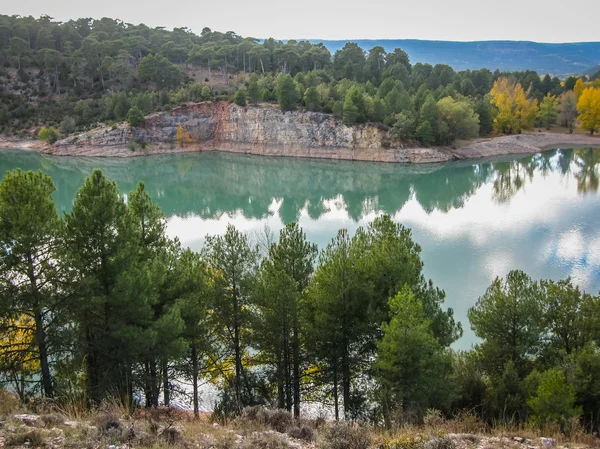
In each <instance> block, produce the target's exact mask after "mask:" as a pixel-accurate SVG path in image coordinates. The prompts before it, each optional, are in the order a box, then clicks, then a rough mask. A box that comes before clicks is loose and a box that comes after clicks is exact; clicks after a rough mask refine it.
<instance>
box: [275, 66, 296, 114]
mask: <svg viewBox="0 0 600 449" xmlns="http://www.w3.org/2000/svg"><path fill="white" fill-rule="evenodd" d="M275 95H276V96H277V101H278V102H279V107H280V108H281V110H282V111H291V110H293V109H296V105H297V103H298V101H299V99H300V95H299V94H298V88H297V86H296V83H295V82H294V80H293V79H292V77H291V76H290V75H289V74H287V73H286V74H285V75H282V76H280V77H279V80H278V81H277V89H276V92H275Z"/></svg>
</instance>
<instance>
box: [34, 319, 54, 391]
mask: <svg viewBox="0 0 600 449" xmlns="http://www.w3.org/2000/svg"><path fill="white" fill-rule="evenodd" d="M35 327H36V333H35V338H36V341H37V345H38V351H39V355H40V367H41V369H42V387H43V388H44V396H46V397H47V398H52V397H54V390H53V388H52V377H51V374H50V365H49V364H48V347H47V344H46V332H45V330H44V322H43V319H42V313H41V311H40V310H39V309H38V310H36V311H35Z"/></svg>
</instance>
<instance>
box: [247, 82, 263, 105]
mask: <svg viewBox="0 0 600 449" xmlns="http://www.w3.org/2000/svg"><path fill="white" fill-rule="evenodd" d="M262 94H263V92H262V88H261V87H260V85H259V84H258V77H257V76H256V75H252V77H251V78H250V82H249V83H248V99H249V100H250V103H252V104H254V105H256V104H258V103H259V102H260V101H261V100H262Z"/></svg>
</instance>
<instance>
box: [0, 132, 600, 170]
mask: <svg viewBox="0 0 600 449" xmlns="http://www.w3.org/2000/svg"><path fill="white" fill-rule="evenodd" d="M581 146H582V147H600V136H598V137H593V136H589V135H582V134H558V133H550V132H543V133H542V132H540V133H535V132H532V133H526V134H517V135H510V136H500V137H491V138H480V139H476V140H474V141H469V142H463V144H462V145H461V146H458V147H456V148H450V147H431V148H418V147H411V148H389V149H384V148H347V147H326V146H314V147H301V146H296V145H286V146H283V145H268V144H265V143H264V142H263V143H259V144H248V143H235V142H222V143H216V142H208V143H204V144H189V145H187V146H185V147H183V148H182V147H179V146H177V147H173V145H167V144H164V143H159V144H151V145H149V146H148V147H147V148H146V149H144V150H142V149H136V150H135V151H132V150H131V149H130V148H129V147H128V146H127V145H125V144H116V145H95V144H93V143H86V144H70V145H49V144H46V143H44V142H41V141H39V140H33V139H25V138H19V137H7V136H0V149H19V150H24V151H37V152H39V153H42V154H50V155H54V156H85V157H117V158H128V157H143V156H152V155H168V154H179V153H196V152H209V151H210V152H213V151H214V152H225V153H238V154H251V155H257V156H271V157H297V158H312V159H331V160H349V161H364V162H387V163H406V164H427V163H443V162H451V161H458V160H467V159H482V158H489V157H495V156H505V155H528V154H535V153H539V152H543V151H546V150H550V149H557V148H561V147H569V148H571V147H581Z"/></svg>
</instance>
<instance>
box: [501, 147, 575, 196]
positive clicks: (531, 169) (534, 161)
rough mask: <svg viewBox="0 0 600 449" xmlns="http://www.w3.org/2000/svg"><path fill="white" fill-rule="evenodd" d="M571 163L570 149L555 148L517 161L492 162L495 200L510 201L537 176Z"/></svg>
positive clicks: (545, 174) (563, 167)
mask: <svg viewBox="0 0 600 449" xmlns="http://www.w3.org/2000/svg"><path fill="white" fill-rule="evenodd" d="M569 164H570V151H569V150H567V151H566V154H563V152H562V151H559V150H553V151H546V152H544V153H540V154H535V155H532V156H527V157H523V158H521V159H519V160H517V161H502V162H495V163H493V164H492V167H491V172H492V173H493V176H494V184H493V190H494V193H493V196H492V198H493V200H494V201H496V202H497V203H500V204H503V203H508V202H509V201H510V200H511V199H512V198H513V197H514V196H515V195H516V194H517V192H519V191H520V190H522V189H523V188H524V187H525V186H526V185H527V184H528V183H530V182H531V181H533V178H534V177H535V176H543V177H545V176H547V175H548V174H549V173H550V172H553V171H556V170H558V171H561V172H563V173H565V167H568V166H569Z"/></svg>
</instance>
